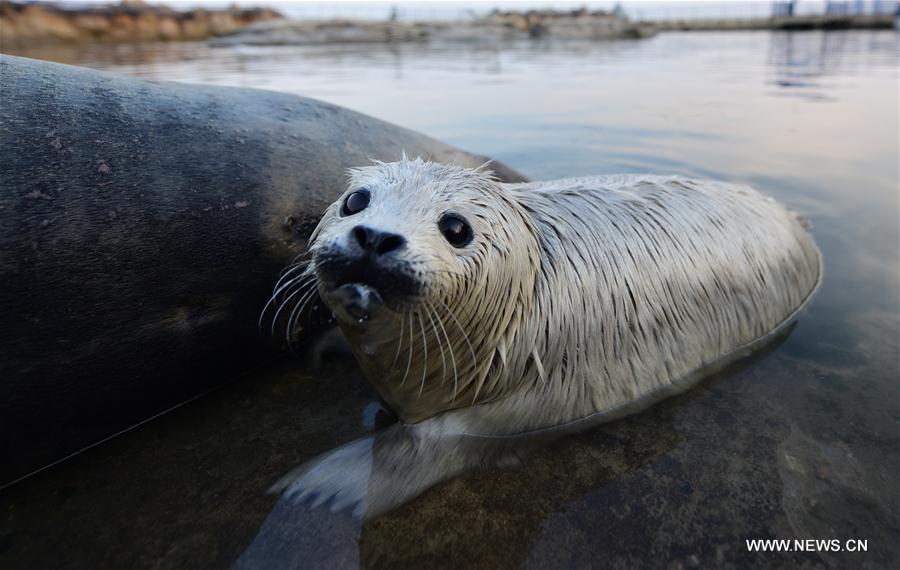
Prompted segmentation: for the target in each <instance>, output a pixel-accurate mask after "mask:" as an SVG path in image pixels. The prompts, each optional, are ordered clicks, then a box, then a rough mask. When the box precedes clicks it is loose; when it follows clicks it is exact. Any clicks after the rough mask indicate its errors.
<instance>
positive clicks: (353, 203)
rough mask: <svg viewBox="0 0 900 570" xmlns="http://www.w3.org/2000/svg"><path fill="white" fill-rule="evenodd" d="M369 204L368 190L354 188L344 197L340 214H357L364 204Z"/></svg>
mask: <svg viewBox="0 0 900 570" xmlns="http://www.w3.org/2000/svg"><path fill="white" fill-rule="evenodd" d="M368 205H369V191H368V190H355V191H353V192H350V194H348V195H347V197H346V198H345V199H344V204H343V205H342V206H341V215H342V216H352V215H353V214H358V213H359V212H362V211H363V210H365V209H366V206H368Z"/></svg>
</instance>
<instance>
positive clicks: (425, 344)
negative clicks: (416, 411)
mask: <svg viewBox="0 0 900 570" xmlns="http://www.w3.org/2000/svg"><path fill="white" fill-rule="evenodd" d="M416 316H417V317H418V318H419V328H420V329H421V330H422V383H421V384H420V385H419V397H422V390H424V389H425V376H427V375H428V338H427V336H428V335H426V334H425V325H424V324H423V323H422V313H419V312H416Z"/></svg>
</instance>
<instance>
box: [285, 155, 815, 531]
mask: <svg viewBox="0 0 900 570" xmlns="http://www.w3.org/2000/svg"><path fill="white" fill-rule="evenodd" d="M311 239H312V245H311V247H310V252H311V257H310V259H309V260H308V261H307V262H304V263H301V264H299V265H298V266H296V267H295V268H293V269H292V270H291V272H289V273H288V274H287V276H286V278H285V280H284V281H283V283H282V284H281V286H280V290H278V291H277V292H276V295H275V300H276V301H279V299H286V298H293V299H294V301H288V303H289V304H291V305H293V309H292V312H294V311H295V312H296V314H302V313H303V312H304V311H305V309H306V307H308V306H309V305H310V304H312V303H317V302H318V300H319V299H321V301H323V302H324V303H325V304H326V305H327V306H328V307H330V308H331V309H332V310H333V312H334V314H335V316H336V318H337V320H338V323H339V325H340V329H341V331H342V332H343V334H344V335H345V336H346V338H347V340H348V341H349V343H350V346H351V348H352V350H353V353H354V355H355V356H356V359H357V360H358V362H359V364H360V366H361V367H362V369H363V370H364V372H365V374H366V376H367V377H368V378H369V380H370V381H371V382H372V384H373V385H374V386H375V387H376V388H377V390H378V391H379V393H380V394H381V395H382V397H383V399H384V401H385V402H386V403H387V405H388V406H389V407H390V408H391V409H392V410H393V411H394V412H395V413H396V414H397V416H398V417H399V418H400V420H401V421H400V422H399V423H398V424H396V425H394V426H391V427H390V428H387V429H386V430H383V431H381V432H378V433H376V434H375V435H373V436H371V437H367V438H364V439H361V440H358V441H356V442H353V443H350V444H348V445H346V446H344V447H342V448H339V449H337V450H335V451H332V452H330V453H327V454H325V455H324V456H321V457H320V458H318V459H316V460H314V461H312V462H311V463H309V464H307V465H306V466H304V467H301V468H300V469H299V470H297V471H296V472H294V473H292V474H290V475H288V476H287V477H285V478H283V479H282V480H281V481H280V482H279V483H278V484H277V485H276V486H275V489H276V490H285V496H286V497H287V498H295V499H303V498H307V497H314V499H313V504H319V503H324V502H326V501H327V502H328V503H329V504H330V505H331V508H332V509H333V510H340V509H344V508H352V509H353V511H354V512H355V513H356V514H357V515H359V516H369V517H371V516H374V515H377V514H379V513H381V512H384V511H386V510H389V509H390V508H392V507H394V506H397V505H398V504H400V503H402V502H404V501H406V500H408V499H410V498H412V497H414V496H416V495H418V494H419V493H421V492H422V491H424V490H425V489H427V488H428V487H429V486H431V485H433V484H434V483H436V482H438V481H441V480H443V479H446V478H448V477H452V476H454V475H456V474H458V473H461V472H463V471H465V470H467V469H470V468H473V467H477V466H483V465H486V464H487V465H490V464H496V463H503V462H505V461H507V460H510V459H516V458H517V457H518V455H519V453H520V452H521V450H522V449H523V448H527V447H529V446H530V445H532V444H534V443H537V442H541V441H544V440H546V439H547V438H548V437H554V436H558V435H561V434H564V433H570V432H572V431H575V430H579V429H583V428H586V427H588V426H592V425H595V424H597V423H599V422H603V421H608V420H610V419H613V418H617V417H620V416H622V415H623V414H626V413H630V412H632V411H635V410H638V409H641V408H642V407H644V406H646V405H648V404H650V403H653V402H655V401H658V400H659V399H661V398H663V397H666V396H668V395H671V394H673V393H676V392H678V391H680V390H683V389H685V388H687V387H689V386H690V385H692V384H694V383H695V382H696V381H697V380H698V379H700V378H702V377H703V376H704V375H706V374H708V373H709V372H710V371H711V370H712V369H715V368H717V367H719V366H722V365H724V364H727V363H729V362H731V361H733V360H735V359H736V358H738V357H740V356H742V355H744V354H746V353H747V352H749V351H751V350H752V349H754V348H755V347H757V346H759V345H760V344H762V343H764V342H765V341H766V340H767V339H770V338H772V336H773V335H777V334H778V333H779V332H781V331H782V330H783V329H784V327H785V326H786V325H788V324H789V323H790V322H791V321H792V319H793V318H794V317H795V316H796V315H797V313H798V311H799V310H800V309H801V307H803V305H804V304H805V303H806V302H807V301H808V300H809V299H810V297H811V295H812V294H813V292H814V291H815V289H816V287H817V285H818V282H819V278H820V256H819V252H818V249H817V248H816V246H815V244H814V243H813V240H812V239H811V237H810V235H809V233H808V232H807V231H806V229H805V227H804V225H803V224H802V222H801V221H800V220H799V219H798V217H797V216H796V215H795V214H793V213H791V212H789V211H788V210H786V209H785V208H784V207H782V206H781V205H779V204H778V203H776V202H775V201H774V200H773V199H771V198H768V197H766V196H764V195H762V194H760V193H758V192H756V191H755V190H753V189H751V188H748V187H745V186H738V185H733V184H725V183H721V182H714V181H707V180H703V181H700V180H692V179H688V178H681V177H662V176H633V175H630V176H606V177H590V178H572V179H565V180H554V181H547V182H534V183H523V184H503V183H500V182H498V181H497V180H496V179H495V178H494V177H493V176H492V175H491V173H490V172H488V171H487V170H486V169H484V168H478V169H471V168H463V167H458V166H447V165H442V164H435V163H431V162H425V161H422V160H419V159H416V160H401V161H400V162H395V163H389V164H386V163H375V164H374V165H373V166H369V167H364V168H359V169H355V170H352V171H351V173H350V184H349V188H348V190H347V191H346V192H345V193H344V195H343V196H342V197H341V198H340V199H338V200H337V201H336V202H335V203H334V204H332V205H331V206H330V207H329V208H328V209H327V211H326V212H325V215H324V217H323V218H322V221H321V222H320V223H319V225H318V227H317V228H316V230H315V231H314V232H313V234H312V238H311ZM279 302H280V301H279Z"/></svg>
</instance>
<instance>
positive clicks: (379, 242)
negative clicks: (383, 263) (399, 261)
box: [350, 226, 406, 255]
mask: <svg viewBox="0 0 900 570" xmlns="http://www.w3.org/2000/svg"><path fill="white" fill-rule="evenodd" d="M350 234H351V235H352V236H353V239H354V240H355V241H356V243H357V244H359V247H360V248H362V249H363V251H366V252H371V253H374V254H375V255H384V254H386V253H390V252H392V251H396V250H398V249H402V248H403V246H404V245H406V238H404V237H403V236H401V235H398V234H392V233H388V232H382V231H379V230H375V229H372V228H370V227H367V226H356V227H354V228H353V229H352V230H350Z"/></svg>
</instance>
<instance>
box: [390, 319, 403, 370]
mask: <svg viewBox="0 0 900 570" xmlns="http://www.w3.org/2000/svg"><path fill="white" fill-rule="evenodd" d="M405 315H406V313H400V314H399V315H398V316H399V317H400V341H399V342H398V343H397V354H395V355H394V361H393V362H391V370H393V369H394V366H395V365H396V364H397V359H398V358H400V348H401V347H402V346H403V329H404V328H405V325H406V319H404V318H403V317H404V316H405Z"/></svg>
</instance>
